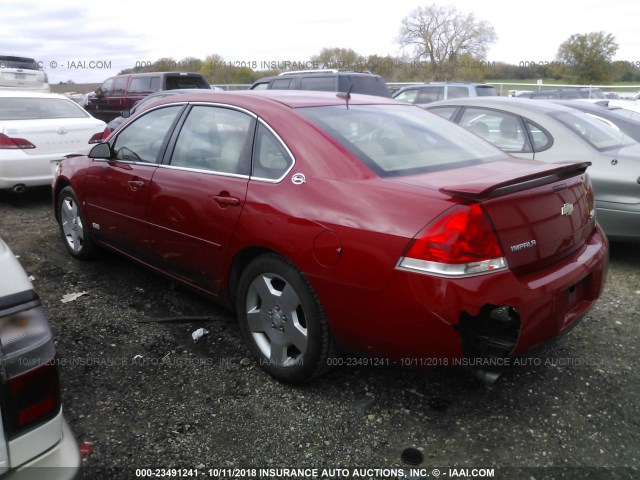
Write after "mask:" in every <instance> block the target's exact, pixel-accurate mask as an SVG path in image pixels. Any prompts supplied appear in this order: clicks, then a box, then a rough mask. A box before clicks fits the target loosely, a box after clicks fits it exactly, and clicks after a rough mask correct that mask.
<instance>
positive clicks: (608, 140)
mask: <svg viewBox="0 0 640 480" xmlns="http://www.w3.org/2000/svg"><path fill="white" fill-rule="evenodd" d="M549 115H551V116H553V117H555V118H556V119H558V121H560V122H561V123H563V124H564V125H566V126H567V127H568V128H569V130H571V131H572V132H573V133H575V134H576V135H578V136H579V137H580V138H581V139H582V140H584V141H585V142H587V143H588V144H589V145H591V146H592V147H593V148H595V149H596V150H600V151H605V150H611V149H617V148H620V147H623V146H626V145H630V144H633V143H636V142H635V140H633V139H632V138H630V137H628V136H626V135H625V134H624V133H623V132H619V131H617V130H615V129H613V128H611V127H610V126H609V125H607V124H605V123H603V122H600V121H599V120H596V119H593V118H590V117H589V116H588V115H586V114H584V112H575V113H574V112H554V113H550V114H549Z"/></svg>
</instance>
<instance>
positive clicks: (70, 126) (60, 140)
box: [0, 118, 104, 155]
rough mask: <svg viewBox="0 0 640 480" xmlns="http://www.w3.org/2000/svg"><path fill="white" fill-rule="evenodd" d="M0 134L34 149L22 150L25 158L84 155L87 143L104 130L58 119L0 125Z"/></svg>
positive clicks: (94, 123)
mask: <svg viewBox="0 0 640 480" xmlns="http://www.w3.org/2000/svg"><path fill="white" fill-rule="evenodd" d="M2 123H3V125H2V127H0V132H1V133H3V134H4V135H6V136H8V137H10V138H23V139H25V140H28V141H29V142H31V143H32V144H33V145H35V147H36V148H28V149H23V150H22V151H23V152H24V153H25V154H27V155H46V154H56V153H60V154H70V153H86V152H88V151H89V150H90V149H91V147H92V146H93V145H91V144H89V140H90V139H91V137H92V136H93V135H94V134H96V133H101V132H102V131H103V130H104V123H102V122H101V121H100V120H96V119H90V118H58V119H41V120H40V119H38V120H24V121H23V120H15V121H10V122H2Z"/></svg>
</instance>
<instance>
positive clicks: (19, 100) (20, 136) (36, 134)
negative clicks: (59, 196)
mask: <svg viewBox="0 0 640 480" xmlns="http://www.w3.org/2000/svg"><path fill="white" fill-rule="evenodd" d="M105 128H106V124H105V123H104V122H103V121H102V120H98V119H96V118H93V117H92V116H91V115H89V114H88V113H87V112H86V111H85V110H84V109H83V108H82V107H80V106H79V105H78V104H77V103H75V102H74V101H72V100H70V99H68V98H66V97H64V96H63V95H56V94H50V93H34V92H16V91H3V90H0V190H2V189H12V190H14V191H15V192H21V191H23V190H24V189H25V188H26V187H34V186H39V185H49V184H50V183H51V181H52V180H53V174H54V172H55V169H56V166H57V165H58V163H60V161H61V160H62V159H64V158H65V157H68V156H73V155H78V154H84V153H86V152H88V151H89V149H90V148H91V147H92V146H93V144H95V143H99V142H100V141H102V139H103V136H105V135H107V134H108V132H106V133H105Z"/></svg>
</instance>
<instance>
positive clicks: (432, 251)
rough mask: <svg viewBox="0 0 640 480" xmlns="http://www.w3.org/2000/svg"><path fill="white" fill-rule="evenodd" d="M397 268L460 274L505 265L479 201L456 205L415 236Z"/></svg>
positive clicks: (440, 273)
mask: <svg viewBox="0 0 640 480" xmlns="http://www.w3.org/2000/svg"><path fill="white" fill-rule="evenodd" d="M398 268H400V269H403V270H409V271H415V272H419V273H426V274H432V275H439V276H446V277H463V276H471V275H479V274H483V273H490V272H494V271H496V270H503V269H506V268H507V261H506V259H505V257H504V254H503V253H502V248H501V247H500V244H499V243H498V239H497V238H496V235H495V232H494V229H493V227H492V225H491V223H490V222H489V220H488V219H487V217H486V215H485V213H484V211H483V209H482V207H481V206H480V205H478V204H471V205H457V206H455V207H453V208H451V209H450V210H447V212H445V213H444V214H443V215H441V216H440V217H439V218H437V219H436V220H435V221H433V222H432V223H431V224H429V225H428V226H427V227H426V228H425V229H424V230H423V231H422V232H421V233H420V234H418V235H417V236H416V238H414V240H413V242H412V243H411V245H410V246H409V249H408V251H407V253H406V254H405V255H404V256H403V257H402V258H401V259H400V261H399V262H398Z"/></svg>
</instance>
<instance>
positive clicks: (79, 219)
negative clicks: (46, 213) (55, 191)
mask: <svg viewBox="0 0 640 480" xmlns="http://www.w3.org/2000/svg"><path fill="white" fill-rule="evenodd" d="M57 207H58V208H57V216H58V225H59V226H60V233H61V235H62V241H63V242H64V246H65V247H67V250H68V252H69V253H70V254H71V256H72V257H74V258H77V259H80V260H89V259H91V258H95V257H96V256H97V251H98V246H97V245H96V244H95V242H94V241H93V238H92V236H91V232H90V231H89V228H88V227H87V225H86V224H85V222H84V216H83V215H82V210H81V209H80V203H79V202H78V198H77V197H76V194H75V192H74V191H73V188H71V187H65V188H63V189H62V191H61V192H60V195H58V205H57Z"/></svg>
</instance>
